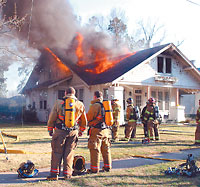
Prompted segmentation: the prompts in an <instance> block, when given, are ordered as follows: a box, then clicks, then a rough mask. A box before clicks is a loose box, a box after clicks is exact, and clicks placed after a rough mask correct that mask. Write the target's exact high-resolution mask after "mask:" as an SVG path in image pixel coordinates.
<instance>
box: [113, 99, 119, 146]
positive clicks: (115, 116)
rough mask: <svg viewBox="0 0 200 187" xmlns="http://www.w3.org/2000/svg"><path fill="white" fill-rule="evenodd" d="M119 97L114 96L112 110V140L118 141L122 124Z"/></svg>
mask: <svg viewBox="0 0 200 187" xmlns="http://www.w3.org/2000/svg"><path fill="white" fill-rule="evenodd" d="M118 101H119V100H118V99H117V98H115V97H114V96H112V99H111V104H112V112H113V125H112V142H116V141H118V140H119V139H118V133H119V126H120V112H121V106H120V104H119V103H118Z"/></svg>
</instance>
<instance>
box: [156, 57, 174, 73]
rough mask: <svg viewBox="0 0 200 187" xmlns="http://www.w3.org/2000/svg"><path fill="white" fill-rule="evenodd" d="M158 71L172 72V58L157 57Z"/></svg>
mask: <svg viewBox="0 0 200 187" xmlns="http://www.w3.org/2000/svg"><path fill="white" fill-rule="evenodd" d="M157 71H158V73H171V72H172V59H171V58H164V57H158V58H157Z"/></svg>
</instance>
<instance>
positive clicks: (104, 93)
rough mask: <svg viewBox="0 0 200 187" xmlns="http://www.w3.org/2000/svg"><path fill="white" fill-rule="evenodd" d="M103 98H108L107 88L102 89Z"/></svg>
mask: <svg viewBox="0 0 200 187" xmlns="http://www.w3.org/2000/svg"><path fill="white" fill-rule="evenodd" d="M103 99H108V89H103Z"/></svg>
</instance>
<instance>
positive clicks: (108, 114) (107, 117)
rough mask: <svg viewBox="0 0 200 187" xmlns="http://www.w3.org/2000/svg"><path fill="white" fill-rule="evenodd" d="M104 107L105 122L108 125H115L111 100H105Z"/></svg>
mask: <svg viewBox="0 0 200 187" xmlns="http://www.w3.org/2000/svg"><path fill="white" fill-rule="evenodd" d="M103 107H104V109H105V123H106V125H108V126H112V125H113V115H112V106H111V101H107V100H106V101H103Z"/></svg>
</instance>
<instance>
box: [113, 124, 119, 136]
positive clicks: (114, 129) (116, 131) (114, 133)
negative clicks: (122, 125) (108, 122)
mask: <svg viewBox="0 0 200 187" xmlns="http://www.w3.org/2000/svg"><path fill="white" fill-rule="evenodd" d="M118 134H119V122H118V121H117V122H114V124H113V126H112V139H114V140H116V139H118Z"/></svg>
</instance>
